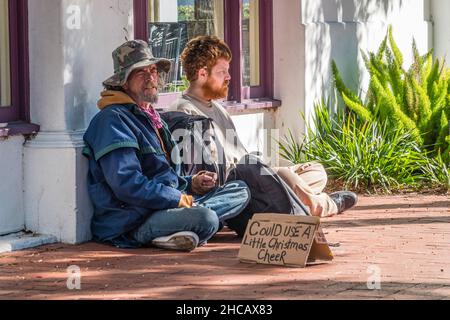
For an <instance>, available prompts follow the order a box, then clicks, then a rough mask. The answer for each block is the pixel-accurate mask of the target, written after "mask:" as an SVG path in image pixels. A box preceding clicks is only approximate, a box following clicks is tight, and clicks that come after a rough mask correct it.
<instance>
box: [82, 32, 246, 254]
mask: <svg viewBox="0 0 450 320" xmlns="http://www.w3.org/2000/svg"><path fill="white" fill-rule="evenodd" d="M113 60H114V70H115V72H114V75H113V76H111V77H110V78H108V79H107V80H106V81H104V82H103V85H104V87H105V89H106V90H105V91H103V92H102V93H101V96H102V98H101V100H100V101H99V102H98V107H99V109H100V110H101V111H100V112H99V113H98V114H97V115H96V116H95V117H94V119H93V120H92V122H91V124H90V125H89V128H88V129H87V131H86V134H85V136H84V141H85V144H86V148H85V149H84V155H85V156H87V157H88V159H89V176H88V190H89V194H90V197H91V200H92V202H93V205H94V216H93V219H92V224H91V228H92V233H93V236H94V240H96V241H99V242H102V243H108V244H112V245H115V246H118V247H122V248H134V247H141V246H147V245H153V246H156V247H159V248H164V249H171V250H183V251H191V250H193V249H195V248H196V247H197V246H199V245H202V244H205V243H206V242H207V241H208V240H209V239H210V238H211V237H212V236H213V235H214V234H215V233H216V232H217V230H218V227H219V223H220V222H223V221H224V220H226V219H229V218H232V217H234V216H237V215H238V214H239V213H240V212H241V211H242V210H243V209H244V208H245V207H246V206H247V204H248V201H249V191H248V188H247V186H246V185H245V183H244V182H241V181H237V182H235V183H231V184H227V185H225V186H224V187H220V188H216V177H215V175H214V174H213V173H210V172H201V173H199V174H197V175H195V176H193V177H183V176H180V166H179V165H177V164H175V163H174V162H175V161H172V159H171V157H170V154H169V152H171V151H172V150H173V149H174V148H176V145H175V143H174V142H173V140H172V137H171V135H170V132H169V131H168V128H167V125H166V124H165V123H164V121H162V120H161V118H160V116H159V114H158V112H157V111H155V110H154V108H153V105H154V104H156V103H157V100H158V88H159V87H160V86H161V79H162V77H161V74H162V73H167V72H168V71H169V70H170V67H171V64H170V61H169V60H166V59H160V58H155V57H154V56H153V54H152V52H151V49H150V48H149V47H148V45H147V43H146V42H144V41H140V40H133V41H128V42H126V43H125V44H123V45H122V46H120V47H119V48H118V49H116V50H115V51H114V52H113ZM173 154H177V152H176V150H175V152H173Z"/></svg>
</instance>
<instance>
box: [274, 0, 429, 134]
mask: <svg viewBox="0 0 450 320" xmlns="http://www.w3.org/2000/svg"><path fill="white" fill-rule="evenodd" d="M429 7H430V6H429V1H428V0H408V1H406V0H363V1H360V0H333V1H331V0H303V1H301V0H295V1H294V0H293V1H274V37H275V93H276V98H278V99H280V100H282V101H283V106H282V110H281V116H280V119H279V122H278V125H279V126H280V128H282V129H283V131H284V132H285V131H286V130H287V129H289V128H290V129H292V130H294V131H295V132H296V133H297V134H299V133H300V132H302V131H303V130H304V127H303V123H302V121H301V119H300V117H299V116H298V113H299V111H300V110H301V111H302V112H304V113H305V114H306V117H307V119H308V118H309V116H310V113H311V111H312V107H313V104H314V103H315V102H317V101H320V99H321V98H322V97H324V98H329V97H330V96H331V97H332V93H333V92H332V91H331V90H330V89H331V87H332V77H331V60H332V59H334V60H335V61H336V62H337V64H338V67H339V70H340V71H341V74H342V76H343V78H344V80H345V82H346V83H347V84H348V85H349V86H350V87H351V88H353V89H359V88H363V90H364V88H365V87H366V86H367V84H368V75H367V73H365V71H364V70H365V68H364V64H363V61H362V58H361V54H360V51H361V50H363V51H366V52H367V51H368V50H371V51H374V50H376V49H377V48H378V46H379V44H380V43H381V41H382V39H383V37H384V36H385V35H386V31H387V27H388V25H389V24H392V25H393V28H394V37H395V38H396V40H397V42H398V45H399V47H400V49H401V50H402V52H403V53H404V54H405V64H409V63H410V62H411V58H412V52H411V44H412V39H413V36H414V37H415V39H416V41H417V43H418V47H419V49H420V50H421V51H422V52H424V53H425V52H426V51H427V50H428V49H429V48H431V24H430V23H429V21H428V20H429ZM286 48H289V49H288V50H286Z"/></svg>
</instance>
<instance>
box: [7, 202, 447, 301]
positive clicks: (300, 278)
mask: <svg viewBox="0 0 450 320" xmlns="http://www.w3.org/2000/svg"><path fill="white" fill-rule="evenodd" d="M449 208H450V197H449V196H417V195H407V196H395V197H370V198H369V197H365V198H362V199H361V201H360V204H359V206H358V207H357V208H356V209H355V210H353V211H351V212H349V213H347V214H345V215H342V216H339V217H336V218H331V219H327V220H324V221H323V227H324V231H325V233H326V234H327V238H328V240H329V242H330V243H332V244H334V245H335V247H333V248H332V250H333V252H334V254H335V257H336V258H335V260H334V261H333V262H332V263H326V264H319V265H314V266H309V267H308V268H306V269H290V268H278V267H267V266H255V265H246V264H241V263H239V261H238V259H237V254H238V251H239V245H240V243H239V240H237V239H236V238H235V237H234V235H233V234H232V233H229V232H225V233H221V234H219V235H218V236H217V237H216V238H215V239H214V240H213V241H212V242H211V243H210V244H209V245H208V246H207V247H204V248H200V249H198V250H196V251H195V252H193V253H191V254H185V253H177V252H165V251H160V250H156V249H143V250H133V251H126V250H118V249H115V248H110V247H107V246H102V245H97V244H93V243H88V244H84V245H81V246H69V245H51V246H46V247H41V248H37V249H33V250H27V251H22V252H16V253H11V254H4V255H1V256H0V299H213V300H216V299H225V300H227V299H275V300H277V299H283V300H288V299H296V300H297V299H449V298H450V209H449ZM71 265H77V266H79V267H80V268H81V271H82V290H80V291H70V290H68V289H67V287H66V280H67V275H66V269H67V267H68V266H71ZM371 268H375V269H371ZM377 269H378V270H379V271H380V272H381V279H382V284H381V286H382V287H381V290H368V289H367V281H368V277H369V276H370V275H369V273H368V271H370V270H377Z"/></svg>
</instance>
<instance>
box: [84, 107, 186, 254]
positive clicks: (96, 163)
mask: <svg viewBox="0 0 450 320" xmlns="http://www.w3.org/2000/svg"><path fill="white" fill-rule="evenodd" d="M156 130H157V129H156V128H155V127H154V126H153V124H152V122H151V120H150V118H149V117H148V116H147V114H145V113H144V112H143V111H141V110H140V108H139V107H138V106H137V105H134V104H125V105H119V104H117V105H111V106H108V107H107V108H105V109H103V110H102V111H100V112H99V113H98V114H97V115H96V116H95V117H94V119H93V120H92V121H91V124H90V125H89V128H88V129H87V131H86V133H85V135H84V141H85V144H86V147H85V149H84V151H83V154H84V155H85V156H86V157H88V159H89V175H88V191H89V195H90V198H91V200H92V203H93V205H94V217H93V219H92V224H91V229H92V233H93V236H94V240H96V241H100V242H106V243H111V244H113V245H116V246H119V247H138V246H139V244H137V243H135V242H134V241H133V240H132V239H130V237H129V236H128V233H129V232H130V231H132V230H134V229H135V228H137V227H139V226H140V225H141V224H142V223H143V222H145V220H146V219H147V218H148V217H149V215H150V214H152V213H153V212H155V211H159V210H165V209H171V208H178V206H179V203H180V200H181V195H182V193H188V192H189V190H190V189H191V181H192V177H181V176H180V166H179V165H175V164H173V163H169V161H168V160H167V158H166V155H165V153H164V151H163V148H162V147H161V142H160V140H159V139H158V136H157V134H156ZM159 132H160V135H161V138H162V140H163V143H164V145H165V146H166V150H168V151H169V152H170V150H172V148H174V147H175V148H176V146H175V143H174V142H173V140H172V138H171V135H170V132H169V131H168V128H167V125H166V124H165V123H164V128H162V129H161V130H160V131H159Z"/></svg>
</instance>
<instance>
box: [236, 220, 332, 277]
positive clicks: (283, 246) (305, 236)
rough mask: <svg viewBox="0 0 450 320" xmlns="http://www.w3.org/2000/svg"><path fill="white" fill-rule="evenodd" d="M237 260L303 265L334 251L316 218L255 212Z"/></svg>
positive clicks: (322, 258)
mask: <svg viewBox="0 0 450 320" xmlns="http://www.w3.org/2000/svg"><path fill="white" fill-rule="evenodd" d="M239 259H240V260H241V261H242V262H245V263H260V264H268V265H279V266H292V267H300V268H304V267H306V264H307V262H314V261H317V260H325V261H331V260H333V254H332V253H331V250H330V248H329V247H328V243H327V240H326V239H325V235H324V234H323V232H322V230H321V228H320V219H319V218H317V217H301V216H292V215H284V214H255V215H254V216H253V219H252V220H250V222H249V223H248V226H247V231H246V233H245V236H244V239H243V241H242V246H241V250H240V252H239Z"/></svg>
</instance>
